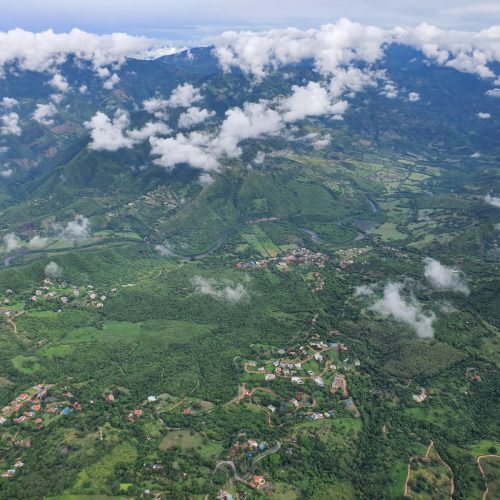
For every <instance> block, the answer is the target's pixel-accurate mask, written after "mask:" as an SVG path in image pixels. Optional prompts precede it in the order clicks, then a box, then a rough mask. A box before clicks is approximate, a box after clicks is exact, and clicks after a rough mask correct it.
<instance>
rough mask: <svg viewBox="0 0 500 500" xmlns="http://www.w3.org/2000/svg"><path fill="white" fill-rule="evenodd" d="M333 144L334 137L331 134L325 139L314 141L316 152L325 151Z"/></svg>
mask: <svg viewBox="0 0 500 500" xmlns="http://www.w3.org/2000/svg"><path fill="white" fill-rule="evenodd" d="M331 142H332V136H331V135H330V134H326V135H325V136H324V137H321V138H319V139H316V140H315V141H313V143H312V145H313V147H314V149H315V150H317V151H321V150H322V149H325V148H326V147H327V146H328V145H330V143H331Z"/></svg>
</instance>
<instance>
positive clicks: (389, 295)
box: [370, 283, 436, 338]
mask: <svg viewBox="0 0 500 500" xmlns="http://www.w3.org/2000/svg"><path fill="white" fill-rule="evenodd" d="M402 291H403V284H402V283H388V284H387V285H386V286H385V288H384V293H383V297H382V298H381V299H379V300H377V301H376V302H375V303H374V304H373V305H372V306H370V309H371V310H372V311H375V312H377V313H378V314H380V315H381V316H383V317H385V318H392V319H394V320H395V321H398V322H401V323H405V324H407V325H409V326H411V327H412V328H413V329H414V330H415V331H416V333H417V335H418V336H419V337H421V338H429V337H433V336H434V328H433V323H434V321H435V319H436V316H435V315H434V313H433V312H432V311H429V312H425V311H423V309H422V306H421V304H420V303H419V302H418V301H417V299H416V298H415V297H413V296H411V295H410V296H409V297H408V298H405V297H404V296H403V294H402Z"/></svg>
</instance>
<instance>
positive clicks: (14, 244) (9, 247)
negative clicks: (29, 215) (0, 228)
mask: <svg viewBox="0 0 500 500" xmlns="http://www.w3.org/2000/svg"><path fill="white" fill-rule="evenodd" d="M3 244H4V247H5V251H6V252H12V251H13V250H16V249H17V248H19V247H20V246H21V240H20V239H19V238H18V237H17V235H16V234H14V233H7V234H5V235H4V237H3Z"/></svg>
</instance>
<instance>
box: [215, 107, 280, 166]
mask: <svg viewBox="0 0 500 500" xmlns="http://www.w3.org/2000/svg"><path fill="white" fill-rule="evenodd" d="M282 127H283V120H282V118H281V116H280V114H279V113H278V112H277V111H275V110H273V109H270V108H269V107H268V105H267V103H266V102H264V101H261V102H258V103H246V104H244V106H243V108H231V109H229V110H227V111H226V118H225V120H224V121H223V123H222V125H221V128H220V130H219V133H218V135H217V137H216V138H215V139H214V141H213V142H212V147H213V149H214V150H215V151H216V152H217V154H226V155H227V156H230V157H237V156H239V155H240V154H241V152H242V151H241V148H240V147H239V143H240V142H241V141H244V140H246V139H258V138H260V137H262V136H266V135H275V134H277V133H278V132H279V131H280V130H281V128H282Z"/></svg>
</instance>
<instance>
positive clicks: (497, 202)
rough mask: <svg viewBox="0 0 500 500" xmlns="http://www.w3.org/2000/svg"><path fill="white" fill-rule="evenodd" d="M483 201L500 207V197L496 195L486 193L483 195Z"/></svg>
mask: <svg viewBox="0 0 500 500" xmlns="http://www.w3.org/2000/svg"><path fill="white" fill-rule="evenodd" d="M484 201H485V202H486V203H487V204H488V205H491V206H492V207H496V208H500V198H499V197H498V196H491V195H490V194H487V195H486V196H485V197H484Z"/></svg>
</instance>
